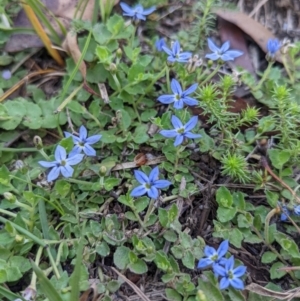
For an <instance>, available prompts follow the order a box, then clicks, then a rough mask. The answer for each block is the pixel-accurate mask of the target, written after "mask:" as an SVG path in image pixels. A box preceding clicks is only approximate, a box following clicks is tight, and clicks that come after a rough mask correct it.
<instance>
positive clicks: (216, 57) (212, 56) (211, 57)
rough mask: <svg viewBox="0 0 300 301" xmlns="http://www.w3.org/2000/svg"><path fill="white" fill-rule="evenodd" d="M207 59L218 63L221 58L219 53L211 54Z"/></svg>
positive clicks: (207, 55)
mask: <svg viewBox="0 0 300 301" xmlns="http://www.w3.org/2000/svg"><path fill="white" fill-rule="evenodd" d="M205 57H206V58H207V59H210V60H212V61H216V60H218V59H219V58H220V55H219V54H217V53H209V54H206V55H205Z"/></svg>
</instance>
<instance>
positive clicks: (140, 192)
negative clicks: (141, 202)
mask: <svg viewBox="0 0 300 301" xmlns="http://www.w3.org/2000/svg"><path fill="white" fill-rule="evenodd" d="M145 193H147V189H146V187H145V186H144V185H140V186H138V187H135V188H134V189H133V190H132V191H131V193H130V195H131V196H133V197H139V196H142V195H144V194H145Z"/></svg>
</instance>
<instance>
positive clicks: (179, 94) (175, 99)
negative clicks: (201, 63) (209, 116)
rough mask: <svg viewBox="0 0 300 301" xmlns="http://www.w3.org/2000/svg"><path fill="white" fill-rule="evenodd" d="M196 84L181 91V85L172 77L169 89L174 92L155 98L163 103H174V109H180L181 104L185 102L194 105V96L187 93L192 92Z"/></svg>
mask: <svg viewBox="0 0 300 301" xmlns="http://www.w3.org/2000/svg"><path fill="white" fill-rule="evenodd" d="M197 87H198V84H193V85H191V86H190V87H189V88H188V89H186V90H185V91H182V88H181V85H180V84H179V82H178V81H177V80H176V79H174V78H173V79H172V81H171V90H172V92H173V93H174V94H169V95H161V96H159V97H158V98H157V100H158V101H160V102H161V103H163V104H170V103H174V108H175V109H177V110H178V109H182V108H183V105H184V104H186V105H188V106H196V105H197V104H198V101H197V100H196V99H194V98H191V97H189V96H188V95H189V94H192V93H193V92H195V90H196V89H197Z"/></svg>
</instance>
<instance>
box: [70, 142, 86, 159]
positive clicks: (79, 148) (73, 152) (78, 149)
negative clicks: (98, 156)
mask: <svg viewBox="0 0 300 301" xmlns="http://www.w3.org/2000/svg"><path fill="white" fill-rule="evenodd" d="M82 150H83V146H80V145H75V146H74V147H73V149H72V150H71V151H70V153H69V158H71V157H73V156H75V155H78V154H80V153H81V152H82Z"/></svg>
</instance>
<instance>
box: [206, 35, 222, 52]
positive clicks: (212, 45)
mask: <svg viewBox="0 0 300 301" xmlns="http://www.w3.org/2000/svg"><path fill="white" fill-rule="evenodd" d="M207 45H208V48H209V49H210V50H211V51H212V52H220V48H219V47H217V46H216V44H215V43H214V42H213V41H212V39H210V38H208V39H207Z"/></svg>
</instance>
